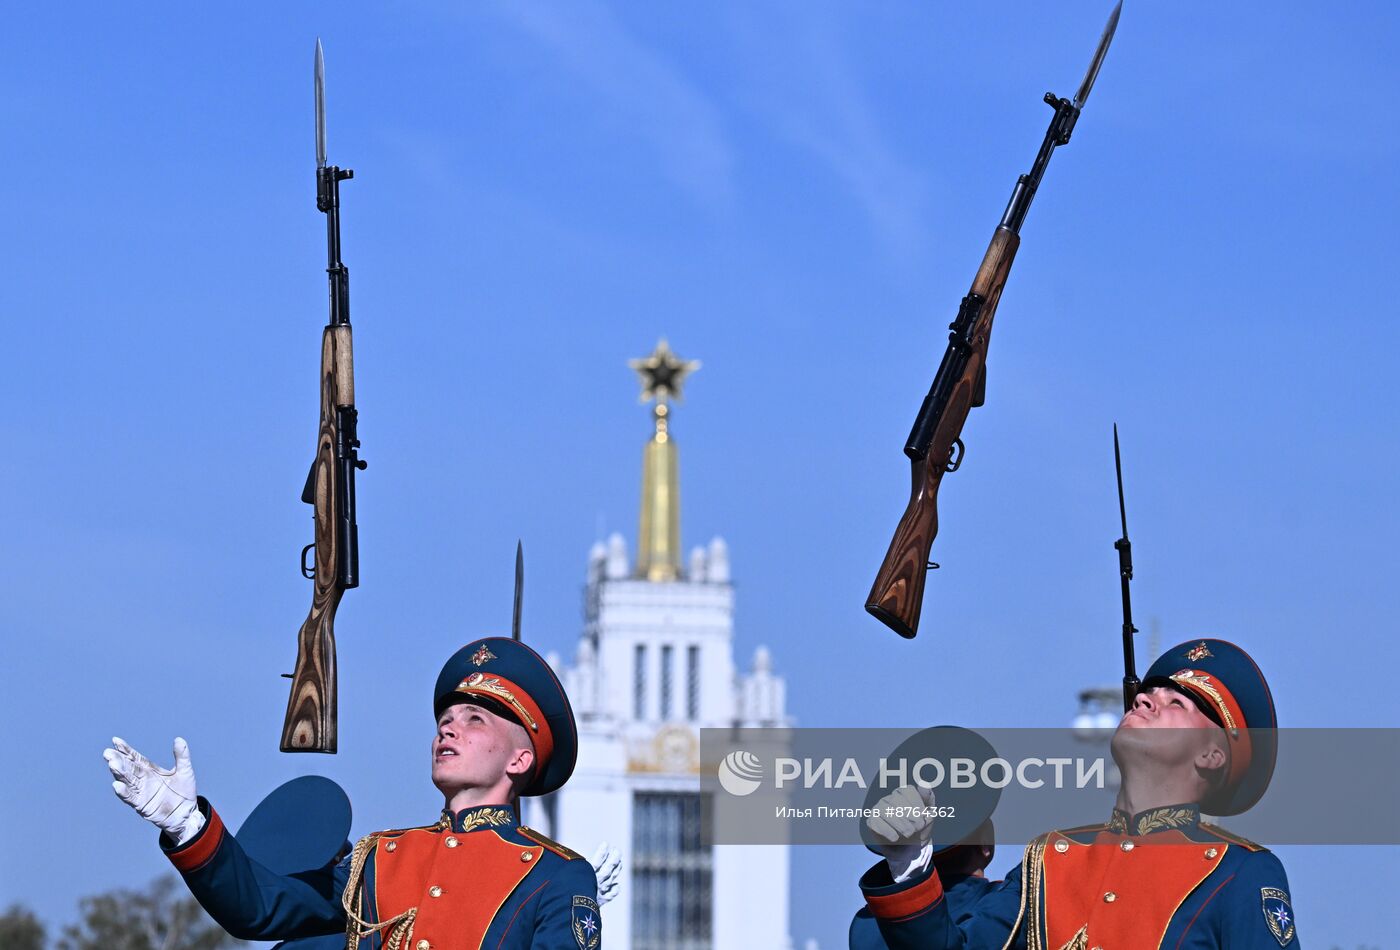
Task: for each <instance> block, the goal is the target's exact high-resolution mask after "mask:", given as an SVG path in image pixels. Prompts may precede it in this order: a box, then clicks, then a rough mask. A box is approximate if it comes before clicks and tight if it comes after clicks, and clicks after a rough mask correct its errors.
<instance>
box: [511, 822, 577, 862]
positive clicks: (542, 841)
mask: <svg viewBox="0 0 1400 950" xmlns="http://www.w3.org/2000/svg"><path fill="white" fill-rule="evenodd" d="M520 833H521V834H522V835H524V836H525V837H527V838H529V839H530V840H531V841H533V842H535V844H538V845H543V846H544V847H546V848H548V849H549V850H550V851H553V852H554V853H555V854H557V855H559V857H561V858H564V859H565V860H568V861H575V860H577V861H582V860H583V855H581V854H579V853H578V852H577V851H571V850H569V849H568V848H566V847H564V846H563V845H562V844H560V843H559V842H557V841H555V840H554V839H552V838H546V837H545V836H544V835H542V834H540V833H539V832H538V831H536V830H535V829H534V828H529V827H527V826H525V825H521V826H520Z"/></svg>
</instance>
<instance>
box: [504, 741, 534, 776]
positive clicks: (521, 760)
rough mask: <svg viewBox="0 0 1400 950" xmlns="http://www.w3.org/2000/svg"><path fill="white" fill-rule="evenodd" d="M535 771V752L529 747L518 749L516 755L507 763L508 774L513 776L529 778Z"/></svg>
mask: <svg viewBox="0 0 1400 950" xmlns="http://www.w3.org/2000/svg"><path fill="white" fill-rule="evenodd" d="M534 769H535V750H534V749H531V748H529V747H528V746H526V747H523V748H518V749H516V750H515V754H514V755H512V756H511V757H510V759H508V760H507V761H506V774H507V775H511V776H520V775H524V776H529V774H530V773H531V772H533V771H534Z"/></svg>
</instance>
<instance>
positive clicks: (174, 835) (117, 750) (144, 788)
mask: <svg viewBox="0 0 1400 950" xmlns="http://www.w3.org/2000/svg"><path fill="white" fill-rule="evenodd" d="M174 751H175V767H174V768H171V769H163V768H160V767H159V766H157V765H156V764H155V763H154V762H152V761H151V760H150V759H148V758H146V757H145V756H144V755H142V754H141V753H140V752H137V751H136V750H135V749H133V748H132V747H131V746H129V745H127V744H126V742H124V741H123V740H122V739H120V738H118V737H116V736H113V737H112V748H110V749H107V750H105V751H104V752H103V753H102V758H103V759H105V760H106V762H107V768H108V769H109V770H111V772H112V778H113V780H114V781H113V782H112V791H114V792H116V793H117V797H118V798H120V799H121V800H122V801H124V802H126V803H127V804H128V805H130V806H131V807H132V808H134V809H136V813H137V814H138V815H140V816H141V817H142V818H145V819H146V820H147V821H149V822H151V823H152V824H153V825H155V826H156V827H157V828H159V829H160V830H161V831H163V832H165V834H166V835H167V836H168V837H169V838H170V839H171V840H173V841H174V842H175V843H176V844H177V845H180V844H184V843H185V842H186V841H189V840H190V839H191V838H193V837H194V836H195V835H196V834H198V833H199V829H200V828H203V827H204V815H202V814H201V813H200V811H199V805H198V803H197V801H196V799H195V791H194V767H193V766H191V765H190V747H189V746H188V745H186V744H185V740H184V739H179V738H177V739H176V740H175V749H174Z"/></svg>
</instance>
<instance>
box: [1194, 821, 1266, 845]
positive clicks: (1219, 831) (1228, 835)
mask: <svg viewBox="0 0 1400 950" xmlns="http://www.w3.org/2000/svg"><path fill="white" fill-rule="evenodd" d="M1201 828H1203V829H1204V830H1206V831H1209V832H1210V833H1211V834H1213V835H1215V836H1216V837H1219V838H1224V839H1225V840H1226V841H1228V842H1230V843H1231V844H1237V845H1239V846H1240V847H1241V848H1244V849H1245V850H1246V851H1268V850H1269V849H1268V848H1266V847H1264V846H1263V845H1262V844H1258V843H1256V842H1254V841H1250V840H1249V839H1248V838H1241V837H1240V836H1239V835H1237V834H1235V833H1234V832H1232V831H1226V830H1225V829H1224V828H1222V827H1220V826H1219V825H1212V824H1210V823H1209V822H1205V821H1203V822H1201Z"/></svg>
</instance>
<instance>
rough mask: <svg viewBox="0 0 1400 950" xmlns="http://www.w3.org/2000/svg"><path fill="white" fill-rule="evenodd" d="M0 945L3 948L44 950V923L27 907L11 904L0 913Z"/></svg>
mask: <svg viewBox="0 0 1400 950" xmlns="http://www.w3.org/2000/svg"><path fill="white" fill-rule="evenodd" d="M0 947H3V948H4V950H44V925H43V924H41V923H39V918H38V917H35V916H34V914H33V913H32V912H31V911H30V910H29V908H27V907H21V906H20V905H19V904H11V905H10V908H9V910H7V911H5V913H4V914H0Z"/></svg>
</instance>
